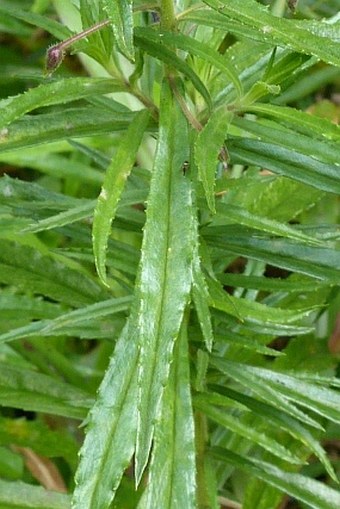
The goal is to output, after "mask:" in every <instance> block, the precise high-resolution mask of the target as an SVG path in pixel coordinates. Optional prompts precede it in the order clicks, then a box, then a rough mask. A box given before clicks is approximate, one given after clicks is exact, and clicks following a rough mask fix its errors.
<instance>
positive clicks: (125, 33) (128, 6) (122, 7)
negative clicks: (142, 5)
mask: <svg viewBox="0 0 340 509" xmlns="http://www.w3.org/2000/svg"><path fill="white" fill-rule="evenodd" d="M103 9H104V10H105V11H106V12H107V15H108V17H109V19H110V20H111V21H112V26H113V33H114V36H115V39H116V43H117V46H118V48H119V49H120V51H121V52H122V53H123V55H125V56H126V58H128V59H129V60H131V61H134V58H135V51H134V45H133V4H132V0H115V1H112V0H103Z"/></svg>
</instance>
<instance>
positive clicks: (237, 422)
mask: <svg viewBox="0 0 340 509" xmlns="http://www.w3.org/2000/svg"><path fill="white" fill-rule="evenodd" d="M211 399H212V395H210V394H206V395H200V396H198V397H197V398H196V399H195V408H197V409H198V410H200V411H201V412H203V413H204V414H205V415H207V416H208V417H209V419H211V420H212V421H215V422H216V423H217V424H219V425H220V426H222V427H224V428H227V429H230V430H231V431H233V432H234V433H236V435H240V436H242V437H244V438H245V439H247V440H249V441H251V442H254V443H255V444H256V445H258V446H260V447H263V448H264V449H266V450H267V451H269V452H270V453H271V454H273V455H275V456H277V457H278V458H280V459H282V460H284V461H287V462H291V463H293V464H298V465H299V464H302V463H303V461H301V459H300V458H299V457H298V456H297V455H294V454H293V453H291V452H290V451H289V449H287V448H286V447H284V446H283V445H281V444H280V443H279V442H278V441H277V440H274V439H273V438H271V437H270V436H268V435H266V433H265V432H262V431H258V430H257V429H256V428H251V427H249V425H248V424H246V423H244V422H242V419H240V418H239V417H235V416H233V415H231V414H229V413H228V412H226V411H225V409H223V408H222V409H221V408H218V407H217V406H215V405H213V404H212V403H211V402H210V400H211ZM221 399H222V397H221Z"/></svg>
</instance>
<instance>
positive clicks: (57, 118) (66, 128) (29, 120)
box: [0, 106, 135, 152]
mask: <svg viewBox="0 0 340 509" xmlns="http://www.w3.org/2000/svg"><path fill="white" fill-rule="evenodd" d="M134 117H135V113H118V112H117V113H113V112H112V111H108V110H104V109H103V108H96V107H92V106H88V107H85V108H76V109H73V108H70V109H65V110H63V111H59V112H55V113H45V114H41V115H33V116H26V117H23V118H21V119H19V120H18V121H16V122H13V123H12V124H10V125H9V126H8V127H4V128H3V129H2V130H1V131H0V152H3V151H5V150H6V151H8V150H12V149H16V148H22V147H31V146H33V145H40V144H42V143H48V142H51V141H57V140H65V139H68V138H72V137H81V136H94V135H99V134H109V133H110V134H111V133H112V132H116V131H124V130H125V129H126V128H127V127H128V126H129V125H130V124H131V122H133V120H134Z"/></svg>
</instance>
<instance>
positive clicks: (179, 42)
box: [158, 32, 243, 97]
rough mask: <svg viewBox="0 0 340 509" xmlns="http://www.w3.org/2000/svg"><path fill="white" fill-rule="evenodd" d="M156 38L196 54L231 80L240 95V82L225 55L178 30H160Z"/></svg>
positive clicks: (241, 91) (241, 92)
mask: <svg viewBox="0 0 340 509" xmlns="http://www.w3.org/2000/svg"><path fill="white" fill-rule="evenodd" d="M158 38H159V41H160V42H161V43H162V44H165V45H168V46H172V47H175V48H179V49H181V50H183V51H188V52H189V53H191V54H192V55H196V56H197V57H199V58H202V59H203V60H206V61H207V62H209V63H210V64H211V65H213V66H215V67H216V68H217V69H218V70H219V71H221V72H222V73H223V74H225V76H226V77H227V78H228V79H229V80H230V81H231V82H232V84H233V85H234V87H235V90H236V92H237V95H238V96H239V97H240V96H242V94H243V90H242V84H241V82H240V80H239V77H238V75H237V73H236V72H235V70H234V68H233V66H232V64H231V62H229V61H228V58H227V55H223V56H221V55H220V53H218V52H217V51H215V50H214V49H212V48H211V47H210V46H209V45H208V44H205V43H204V42H202V41H197V40H196V39H194V38H193V37H188V36H186V35H184V34H181V33H179V32H162V33H159V34H158Z"/></svg>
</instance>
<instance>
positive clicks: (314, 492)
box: [211, 447, 340, 509]
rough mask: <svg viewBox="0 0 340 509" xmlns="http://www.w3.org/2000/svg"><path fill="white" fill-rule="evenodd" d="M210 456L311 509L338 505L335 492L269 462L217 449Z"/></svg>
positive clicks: (339, 500) (338, 501)
mask: <svg viewBox="0 0 340 509" xmlns="http://www.w3.org/2000/svg"><path fill="white" fill-rule="evenodd" d="M211 455H212V456H213V457H214V458H215V459H217V460H219V461H223V462H227V463H231V464H232V465H235V466H236V467H237V468H240V469H241V470H244V471H245V472H247V473H250V474H252V475H254V476H255V477H258V478H259V479H262V480H263V481H265V482H267V483H268V484H270V485H272V486H275V488H278V489H279V490H281V491H283V492H285V493H288V494H289V495H291V496H292V497H295V498H297V499H298V500H301V501H302V502H304V503H306V504H307V505H308V506H310V507H312V508H314V509H334V508H335V507H339V506H340V494H339V492H338V491H336V490H334V489H332V488H330V487H328V486H327V485H325V484H324V483H321V482H319V481H315V480H314V479H310V478H309V477H306V476H303V475H300V474H295V473H292V472H284V471H283V470H281V469H279V468H277V467H276V466H274V465H272V464H270V463H267V462H264V461H260V460H258V459H255V458H249V457H248V458H245V457H244V456H240V455H239V454H236V453H234V452H232V451H229V450H226V449H222V448H220V447H214V448H212V450H211Z"/></svg>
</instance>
